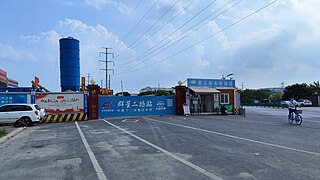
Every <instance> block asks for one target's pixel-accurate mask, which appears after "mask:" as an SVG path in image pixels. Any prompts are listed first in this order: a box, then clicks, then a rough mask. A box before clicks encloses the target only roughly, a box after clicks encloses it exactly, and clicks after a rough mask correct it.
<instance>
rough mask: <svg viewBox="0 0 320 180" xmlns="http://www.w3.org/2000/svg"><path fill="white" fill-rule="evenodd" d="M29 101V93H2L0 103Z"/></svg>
mask: <svg viewBox="0 0 320 180" xmlns="http://www.w3.org/2000/svg"><path fill="white" fill-rule="evenodd" d="M12 103H27V94H0V105H3V104H12Z"/></svg>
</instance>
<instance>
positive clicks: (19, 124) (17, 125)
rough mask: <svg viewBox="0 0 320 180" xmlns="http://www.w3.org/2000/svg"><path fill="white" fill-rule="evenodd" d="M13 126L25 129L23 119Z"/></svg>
mask: <svg viewBox="0 0 320 180" xmlns="http://www.w3.org/2000/svg"><path fill="white" fill-rule="evenodd" d="M13 126H14V127H23V123H22V121H21V119H19V120H17V121H16V122H14V124H13Z"/></svg>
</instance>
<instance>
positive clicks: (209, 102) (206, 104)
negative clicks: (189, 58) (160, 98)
mask: <svg viewBox="0 0 320 180" xmlns="http://www.w3.org/2000/svg"><path fill="white" fill-rule="evenodd" d="M187 86H188V91H187V96H186V97H187V101H186V102H187V104H189V105H190V111H191V114H194V113H195V114H200V113H217V112H219V109H220V107H221V106H222V105H223V106H225V107H226V108H227V111H228V113H233V112H234V109H235V108H237V103H236V98H235V96H236V95H235V93H236V88H235V80H228V79H195V78H188V79H187Z"/></svg>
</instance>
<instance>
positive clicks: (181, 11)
mask: <svg viewBox="0 0 320 180" xmlns="http://www.w3.org/2000/svg"><path fill="white" fill-rule="evenodd" d="M195 1H196V0H193V1H191V2H190V3H189V4H188V5H187V6H185V7H183V9H181V10H180V11H179V12H178V13H177V14H176V15H174V16H173V17H172V18H171V19H170V20H169V21H168V22H166V23H165V24H164V25H163V26H161V27H160V28H159V29H158V30H157V31H155V32H154V33H153V34H151V35H149V37H148V38H145V39H144V40H143V41H141V42H140V43H138V44H137V45H135V46H134V47H132V49H135V48H137V47H139V46H140V45H141V44H143V43H144V42H145V41H146V40H148V39H150V37H152V36H154V35H155V34H157V33H158V32H160V31H161V30H162V29H163V28H164V27H166V26H167V25H168V24H169V23H170V22H172V21H173V20H174V19H175V18H177V17H178V16H179V15H180V14H181V13H183V12H184V11H185V10H186V9H187V8H188V7H190V6H191V5H192V4H193V3H194V2H195ZM128 63H130V62H127V63H124V64H120V66H121V65H128Z"/></svg>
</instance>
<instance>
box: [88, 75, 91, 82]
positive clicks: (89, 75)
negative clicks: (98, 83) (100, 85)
mask: <svg viewBox="0 0 320 180" xmlns="http://www.w3.org/2000/svg"><path fill="white" fill-rule="evenodd" d="M90 77H91V74H90V73H88V85H89V82H90Z"/></svg>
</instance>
